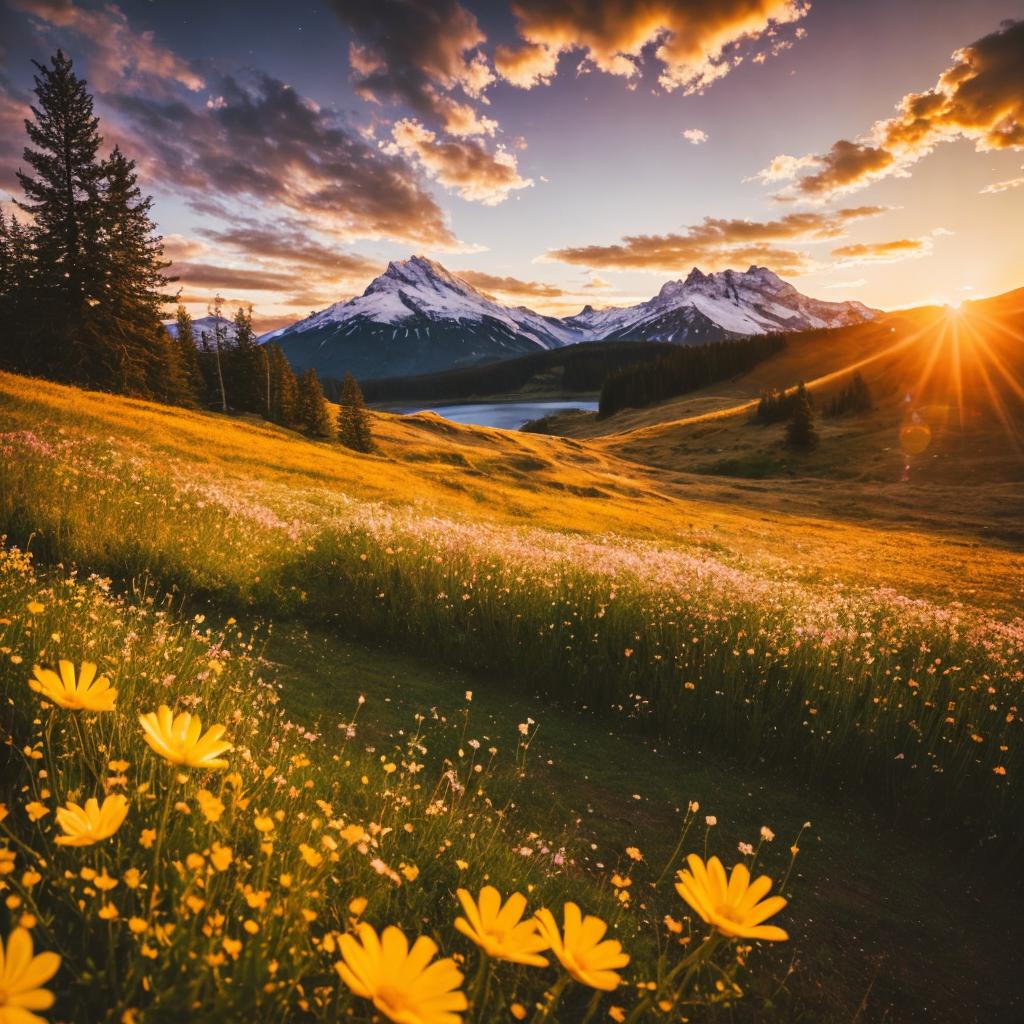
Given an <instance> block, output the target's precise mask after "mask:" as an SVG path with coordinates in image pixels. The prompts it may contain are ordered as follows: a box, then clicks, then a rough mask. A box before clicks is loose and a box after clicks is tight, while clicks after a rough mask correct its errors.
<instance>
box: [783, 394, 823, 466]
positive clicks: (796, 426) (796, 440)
mask: <svg viewBox="0 0 1024 1024" xmlns="http://www.w3.org/2000/svg"><path fill="white" fill-rule="evenodd" d="M786 443H787V444H788V445H789V446H790V447H791V448H797V449H799V450H801V451H810V450H811V449H813V448H817V446H818V432H817V430H815V428H814V410H813V409H812V408H811V402H810V399H809V397H808V395H807V388H805V387H804V384H803V381H801V382H800V384H799V385H798V387H797V389H796V397H795V400H794V402H793V414H792V416H791V417H790V420H789V423H788V424H787V425H786Z"/></svg>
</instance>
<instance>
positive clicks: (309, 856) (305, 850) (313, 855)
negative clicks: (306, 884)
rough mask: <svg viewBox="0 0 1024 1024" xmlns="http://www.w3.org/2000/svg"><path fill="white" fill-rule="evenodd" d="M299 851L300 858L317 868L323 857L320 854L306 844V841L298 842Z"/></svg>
mask: <svg viewBox="0 0 1024 1024" xmlns="http://www.w3.org/2000/svg"><path fill="white" fill-rule="evenodd" d="M299 853H301V854H302V859H303V860H304V861H305V862H306V863H307V864H308V865H309V866H310V867H311V868H318V867H320V865H321V864H322V863H323V861H324V858H323V855H322V854H319V853H317V852H316V850H314V849H313V847H312V846H307V845H306V843H299Z"/></svg>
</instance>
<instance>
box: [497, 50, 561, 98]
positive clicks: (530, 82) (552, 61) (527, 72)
mask: <svg viewBox="0 0 1024 1024" xmlns="http://www.w3.org/2000/svg"><path fill="white" fill-rule="evenodd" d="M494 68H495V70H496V71H497V72H498V74H499V75H500V76H501V77H502V78H504V79H505V81H506V82H511V83H512V85H517V86H519V88H520V89H532V88H533V87H534V86H535V85H548V84H550V82H551V80H552V79H553V78H554V77H555V74H556V72H557V71H558V51H557V50H553V49H551V47H550V46H540V45H537V44H535V43H524V44H523V45H522V46H499V47H497V48H496V49H495V51H494Z"/></svg>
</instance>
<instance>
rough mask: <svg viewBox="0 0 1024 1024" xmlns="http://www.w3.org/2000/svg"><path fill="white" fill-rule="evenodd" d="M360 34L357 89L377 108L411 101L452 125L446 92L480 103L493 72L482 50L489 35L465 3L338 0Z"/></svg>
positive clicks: (352, 60)
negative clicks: (484, 32)
mask: <svg viewBox="0 0 1024 1024" xmlns="http://www.w3.org/2000/svg"><path fill="white" fill-rule="evenodd" d="M332 6H333V8H334V10H335V12H336V13H337V15H338V17H339V18H341V20H342V21H343V22H344V23H345V24H346V25H348V27H349V28H350V29H351V30H352V31H353V33H354V34H355V36H356V39H355V40H354V41H353V42H352V43H351V44H350V46H349V66H350V67H351V69H352V77H353V79H354V81H355V85H356V90H357V91H358V93H359V95H360V96H362V97H363V98H364V99H366V100H368V101H370V102H374V103H395V102H398V103H405V104H407V105H408V106H409V107H411V108H412V109H413V110H414V111H415V112H416V113H417V114H418V115H420V116H421V117H427V116H431V115H433V116H437V117H439V118H441V119H442V120H445V121H447V119H448V117H449V116H450V108H449V111H448V113H447V114H446V109H445V108H446V100H448V99H449V97H447V96H446V95H445V94H447V93H451V92H453V91H457V90H461V91H462V92H463V93H464V94H465V95H466V96H468V97H470V98H474V99H480V98H482V96H483V92H484V90H485V89H486V88H487V86H488V85H490V84H491V82H493V81H494V73H493V71H492V70H491V68H490V66H489V65H488V64H487V60H486V58H485V57H484V55H483V53H482V52H481V51H480V50H479V47H480V45H481V44H482V43H484V42H485V41H486V37H485V36H484V34H483V32H482V31H481V30H480V26H479V24H477V20H476V16H475V15H474V14H473V13H472V12H471V11H469V10H467V9H466V8H465V7H463V6H462V4H460V3H459V2H458V0H334V2H333V4H332Z"/></svg>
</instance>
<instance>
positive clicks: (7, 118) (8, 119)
mask: <svg viewBox="0 0 1024 1024" xmlns="http://www.w3.org/2000/svg"><path fill="white" fill-rule="evenodd" d="M28 104H29V97H28V96H27V95H26V94H25V93H24V92H22V91H21V90H20V89H18V88H17V87H16V86H15V85H14V84H13V83H12V82H11V81H10V80H9V79H8V78H7V77H6V76H4V75H3V74H0V193H8V192H9V193H16V194H20V192H21V188H20V187H19V185H18V179H17V178H16V177H15V171H16V170H17V167H18V165H19V164H20V163H21V160H22V157H21V154H22V151H23V150H24V148H25V144H26V143H27V142H28V138H27V136H26V135H25V118H26V117H30V116H31V113H32V112H31V111H30V110H29V106H28Z"/></svg>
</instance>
